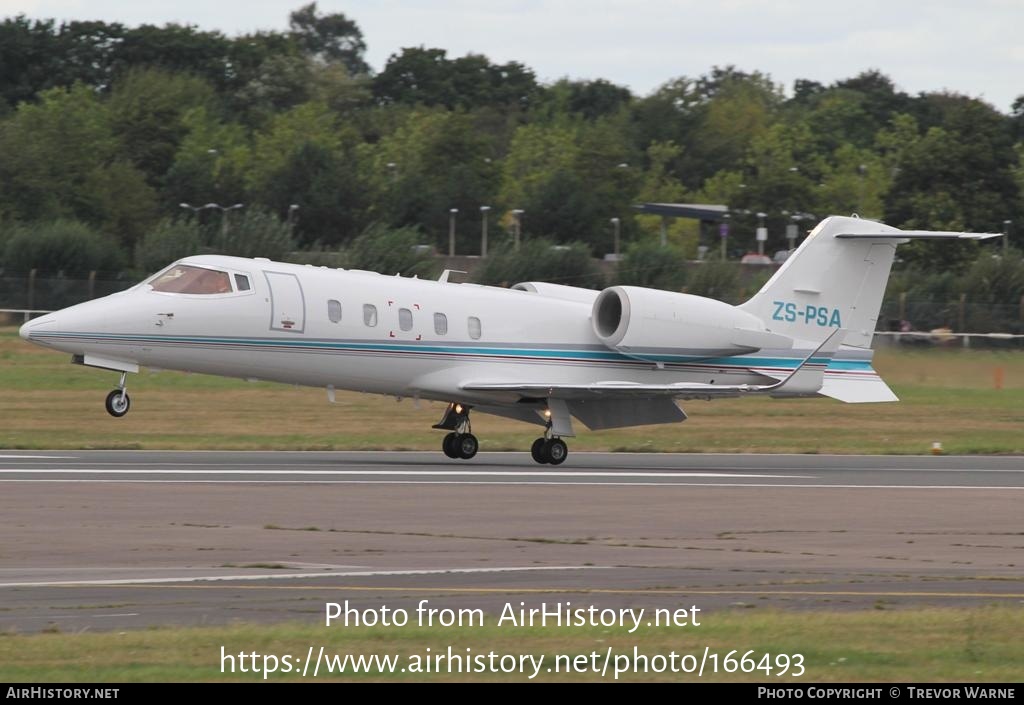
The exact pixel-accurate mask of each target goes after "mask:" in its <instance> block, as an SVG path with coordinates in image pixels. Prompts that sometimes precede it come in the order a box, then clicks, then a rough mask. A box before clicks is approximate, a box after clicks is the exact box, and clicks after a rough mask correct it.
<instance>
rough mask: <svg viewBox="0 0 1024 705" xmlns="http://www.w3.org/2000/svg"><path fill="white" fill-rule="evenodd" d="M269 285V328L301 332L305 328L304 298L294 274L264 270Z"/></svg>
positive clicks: (300, 285)
mask: <svg viewBox="0 0 1024 705" xmlns="http://www.w3.org/2000/svg"><path fill="white" fill-rule="evenodd" d="M263 274H264V276H266V278H267V285H268V286H269V287H270V330H280V331H285V332H288V333H303V332H304V331H305V329H306V299H305V297H304V296H303V294H302V284H301V283H300V282H299V278H298V277H297V276H295V275H294V274H287V273H284V272H264V273H263Z"/></svg>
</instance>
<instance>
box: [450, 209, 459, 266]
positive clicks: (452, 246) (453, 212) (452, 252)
mask: <svg viewBox="0 0 1024 705" xmlns="http://www.w3.org/2000/svg"><path fill="white" fill-rule="evenodd" d="M458 212H459V209H458V208H450V209H449V210H448V256H449V257H454V256H455V215H456V214H457V213H458Z"/></svg>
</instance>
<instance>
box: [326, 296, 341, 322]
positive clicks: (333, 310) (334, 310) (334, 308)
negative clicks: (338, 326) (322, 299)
mask: <svg viewBox="0 0 1024 705" xmlns="http://www.w3.org/2000/svg"><path fill="white" fill-rule="evenodd" d="M327 317H328V318H330V319H331V323H340V322H341V302H340V301H338V300H337V299H328V300H327Z"/></svg>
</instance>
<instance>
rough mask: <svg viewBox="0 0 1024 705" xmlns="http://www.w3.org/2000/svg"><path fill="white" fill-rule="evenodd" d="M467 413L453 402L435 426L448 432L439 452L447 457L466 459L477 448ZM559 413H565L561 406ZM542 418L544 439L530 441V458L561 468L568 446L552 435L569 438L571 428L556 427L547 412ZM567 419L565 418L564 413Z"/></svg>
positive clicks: (552, 415) (565, 425) (464, 408)
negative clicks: (544, 419)
mask: <svg viewBox="0 0 1024 705" xmlns="http://www.w3.org/2000/svg"><path fill="white" fill-rule="evenodd" d="M469 410H470V407H468V406H465V405H464V404H457V403H455V402H452V403H451V404H449V405H448V408H446V409H445V411H444V416H442V417H441V420H440V421H439V422H438V423H436V424H434V428H437V429H441V430H444V431H448V432H449V433H448V434H447V435H446V436H445V437H444V441H442V443H441V450H443V451H444V454H445V455H447V456H448V457H449V458H452V459H460V458H461V459H462V460H469V459H470V458H472V457H473V456H474V455H476V452H477V451H478V450H479V449H480V444H479V442H477V440H476V436H474V435H473V434H472V433H470V426H469ZM555 411H556V413H557V412H558V411H559V409H558V407H557V406H556V408H555ZM560 411H563V412H564V411H565V409H564V407H563V408H562V409H561V410H560ZM543 416H544V418H546V420H547V424H546V427H545V429H544V436H543V437H542V438H538V439H537V440H535V441H534V442H533V446H532V447H531V448H530V455H531V456H533V459H534V460H535V461H537V462H538V463H540V464H541V465H561V464H562V463H564V462H565V459H566V458H567V457H569V447H568V446H566V445H565V441H563V440H562V439H561V438H560V437H559V436H557V435H555V432H556V431H557V432H559V433H560V434H564V435H570V436H571V435H572V426H571V425H567V424H562V425H558V424H556V423H555V420H554V416H555V414H553V413H551V411H550V410H548V411H545V412H544V413H543ZM566 418H568V415H567V414H566Z"/></svg>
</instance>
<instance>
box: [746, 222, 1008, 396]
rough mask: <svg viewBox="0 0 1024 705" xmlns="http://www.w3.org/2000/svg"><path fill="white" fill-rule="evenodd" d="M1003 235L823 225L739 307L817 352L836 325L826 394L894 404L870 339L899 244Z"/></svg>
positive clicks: (857, 224) (823, 390)
mask: <svg viewBox="0 0 1024 705" xmlns="http://www.w3.org/2000/svg"><path fill="white" fill-rule="evenodd" d="M999 236H1000V235H999V234H998V233H985V234H975V233H962V232H943V231H929V230H899V229H898V228H894V227H891V226H888V225H884V224H882V223H877V222H874V221H870V220H862V219H860V218H845V217H840V216H832V217H830V218H826V219H825V220H823V221H821V223H819V224H818V226H817V227H816V228H814V230H812V231H811V233H810V235H808V236H807V238H806V239H805V240H804V242H803V243H802V244H801V245H800V247H799V248H798V249H797V250H796V251H795V252H794V253H793V254H792V255H790V257H789V259H787V260H786V261H785V263H783V265H782V266H781V267H780V268H779V270H778V271H777V272H775V275H774V276H773V277H772V278H771V279H769V280H768V283H766V284H765V285H764V287H762V288H761V290H760V291H759V292H757V293H756V294H755V295H754V296H753V297H752V298H751V299H750V300H749V301H747V302H746V303H744V304H742V305H741V306H740V308H741V309H742V310H744V311H747V312H748V313H751V314H753V315H755V316H757V317H758V318H760V319H761V320H763V321H764V323H765V327H766V328H767V329H768V330H769V331H771V332H773V333H779V334H782V335H785V336H787V337H789V338H792V339H793V340H794V348H796V349H801V348H814V347H816V346H817V345H818V344H820V343H821V342H822V341H823V340H825V339H826V338H828V337H829V335H831V333H832V332H833V331H834V330H835V329H837V328H844V329H846V331H847V333H846V336H845V337H844V339H843V346H842V347H841V348H840V350H839V351H838V353H837V354H836V356H835V358H834V360H833V361H832V363H831V364H830V365H829V367H828V369H827V371H826V374H825V380H824V383H823V384H822V387H821V391H820V393H821V394H824V395H825V396H829V397H833V398H835V399H840V400H842V401H847V402H874V401H896V400H897V397H896V395H895V394H893V392H892V390H891V389H889V387H888V386H887V385H886V384H885V382H883V381H882V379H881V377H879V376H878V373H876V372H875V370H874V369H873V368H872V367H871V340H872V337H873V336H874V332H875V328H876V326H877V324H878V314H879V311H880V310H881V307H882V296H883V295H884V294H885V287H886V284H887V282H888V281H889V272H890V270H891V269H892V262H893V258H894V257H895V255H896V246H897V245H900V244H903V243H906V242H910V241H911V240H963V239H969V240H981V239H986V238H990V237H999Z"/></svg>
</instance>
